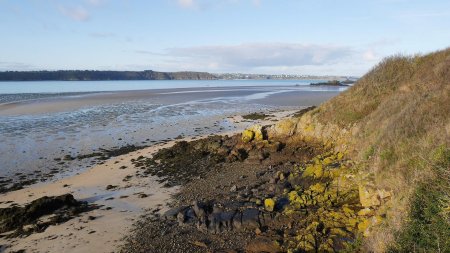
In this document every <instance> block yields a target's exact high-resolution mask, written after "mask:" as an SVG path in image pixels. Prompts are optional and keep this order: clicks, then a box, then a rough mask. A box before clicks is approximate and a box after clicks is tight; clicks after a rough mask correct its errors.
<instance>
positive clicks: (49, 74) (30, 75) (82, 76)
mask: <svg viewBox="0 0 450 253" xmlns="http://www.w3.org/2000/svg"><path fill="white" fill-rule="evenodd" d="M349 78H351V79H356V78H355V77H346V76H314V75H287V74H280V75H268V74H243V73H220V74H213V73H208V72H194V71H181V72H159V71H153V70H144V71H104V70H56V71H3V72H0V81H109V80H238V79H252V80H348V79H349Z"/></svg>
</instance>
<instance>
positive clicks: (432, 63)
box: [313, 48, 450, 251]
mask: <svg viewBox="0 0 450 253" xmlns="http://www.w3.org/2000/svg"><path fill="white" fill-rule="evenodd" d="M313 114H314V115H315V116H316V117H317V119H318V120H319V121H321V122H322V123H327V122H332V123H335V124H338V125H340V126H341V127H351V126H356V127H358V128H359V131H358V135H357V136H356V137H355V139H356V141H355V143H357V145H356V147H355V152H354V153H353V154H352V156H353V157H354V159H355V160H356V161H359V164H360V167H361V168H362V170H363V171H364V172H366V173H367V174H370V175H372V180H374V181H375V183H376V184H377V185H378V186H379V187H380V188H387V189H392V190H394V192H395V193H396V194H395V196H396V198H394V199H393V200H392V208H391V210H390V211H389V212H388V214H387V221H388V222H387V223H388V226H386V227H384V228H383V227H382V228H381V229H380V230H379V231H378V233H375V235H374V236H373V237H372V238H371V240H369V241H368V242H367V243H366V247H368V248H367V250H372V251H379V249H386V246H387V244H385V243H384V242H383V240H387V241H388V242H389V243H392V240H393V239H394V238H396V237H395V236H394V235H396V234H398V231H401V230H402V227H404V226H406V225H405V222H404V220H405V218H406V216H407V215H410V213H409V212H408V210H410V207H411V205H412V204H411V203H415V202H414V197H417V196H416V195H415V194H416V193H417V187H418V186H419V185H421V186H422V187H424V189H427V187H426V185H427V184H433V188H429V189H430V191H431V189H432V190H433V191H436V192H439V198H440V199H442V201H441V202H442V203H441V204H440V206H441V208H444V207H445V205H447V206H448V204H449V203H448V201H449V200H450V191H449V184H450V175H449V174H450V168H449V167H448V166H447V167H446V165H445V166H439V165H438V164H439V163H440V161H437V160H436V152H438V151H437V150H439V149H444V153H445V152H446V151H445V150H450V117H449V116H450V48H449V49H446V50H442V51H438V52H435V53H432V54H428V55H425V56H401V55H396V56H393V57H390V58H387V59H385V60H383V61H382V62H381V63H380V64H378V65H377V66H376V67H375V68H374V69H372V70H371V71H370V72H369V73H368V74H366V75H365V76H364V77H362V78H361V79H360V80H359V81H358V82H357V83H356V84H355V85H354V87H352V88H350V89H348V90H347V91H346V92H344V93H343V94H341V95H340V96H337V97H335V98H334V99H332V100H330V101H328V102H327V103H325V104H323V105H322V106H321V107H319V108H318V109H316V110H315V111H314V112H313ZM441 159H444V160H445V159H450V158H448V157H445V155H444V157H443V158H441ZM437 181H439V182H443V183H442V184H441V183H440V184H436V183H435V182H437ZM433 196H434V195H433ZM444 220H445V219H444ZM447 222H448V219H447ZM449 228H450V225H449ZM397 246H398V245H397ZM448 250H450V249H448Z"/></svg>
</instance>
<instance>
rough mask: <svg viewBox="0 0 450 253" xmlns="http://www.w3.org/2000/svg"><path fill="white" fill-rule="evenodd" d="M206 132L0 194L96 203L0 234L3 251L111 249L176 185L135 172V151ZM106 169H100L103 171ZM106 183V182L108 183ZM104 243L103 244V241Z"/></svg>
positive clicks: (161, 206)
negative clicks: (29, 228) (35, 227)
mask: <svg viewBox="0 0 450 253" xmlns="http://www.w3.org/2000/svg"><path fill="white" fill-rule="evenodd" d="M296 111H298V110H292V111H280V112H277V113H271V114H272V115H274V117H268V118H266V119H265V120H255V121H252V123H259V124H262V125H268V124H273V123H274V122H275V121H278V120H279V119H281V118H284V117H287V116H289V115H292V114H293V113H295V112H296ZM230 120H231V121H233V122H242V121H244V122H248V120H244V119H243V118H242V116H234V117H232V118H231V119H230ZM240 131H241V129H239V130H234V131H227V132H222V133H219V134H217V135H221V136H224V135H233V134H236V133H238V132H240ZM208 136H209V135H202V136H191V137H185V138H182V139H177V140H172V141H168V142H166V143H162V144H155V145H153V146H150V147H146V148H143V149H139V150H137V151H133V152H131V153H128V154H124V155H120V156H117V157H113V158H110V159H108V160H106V161H105V162H104V163H103V164H98V165H95V166H93V167H91V168H90V169H88V170H86V171H84V172H82V173H80V174H77V175H73V176H70V177H66V178H62V179H58V180H57V181H55V182H46V183H38V184H34V185H31V186H28V187H26V188H24V189H21V190H17V191H11V192H7V193H5V194H2V195H0V200H1V202H2V204H0V207H1V208H4V207H8V206H11V204H12V203H11V201H14V203H15V204H18V205H23V204H26V203H29V202H30V201H32V200H34V199H37V198H40V197H43V196H55V195H62V194H66V193H71V194H73V195H74V197H75V198H76V199H77V200H80V201H87V202H89V203H94V204H96V205H98V206H100V208H98V209H95V210H93V211H90V212H86V213H82V214H81V215H80V216H79V217H76V218H73V219H71V220H69V221H67V222H65V223H62V224H59V225H56V226H50V227H48V228H47V229H46V230H45V231H44V232H42V233H34V234H32V235H30V236H28V237H25V238H13V239H4V238H2V239H0V244H1V245H7V244H9V245H11V246H10V247H8V248H6V249H5V250H6V252H8V251H16V250H20V249H25V250H27V251H30V252H40V251H44V250H46V251H50V252H61V251H64V252H86V251H87V250H88V251H96V252H111V251H114V250H115V249H117V248H118V247H119V246H120V245H121V243H122V241H121V239H122V238H123V237H124V236H125V235H127V234H128V233H129V229H130V228H131V227H132V225H133V223H134V221H135V220H136V219H137V218H139V217H140V216H141V215H143V214H145V213H146V211H148V210H149V209H150V208H151V209H153V210H155V209H156V210H157V211H153V212H158V213H162V212H164V211H166V210H167V208H168V207H167V206H166V204H167V203H168V202H170V200H171V198H172V195H173V194H175V193H177V191H178V190H179V187H178V186H175V187H170V188H167V187H163V185H162V184H160V183H158V182H157V179H158V178H157V177H153V176H145V177H141V176H138V174H139V173H138V172H139V171H138V170H139V168H136V167H135V166H134V165H133V161H135V160H136V159H137V158H138V157H140V156H144V157H151V156H152V155H153V154H154V153H155V152H157V151H158V150H160V149H162V148H168V147H171V146H173V145H174V144H175V143H177V142H179V141H191V140H195V139H201V138H205V137H208ZM105 172H106V173H105ZM107 188H111V189H108V190H107ZM105 245H108V246H107V247H106V246H105Z"/></svg>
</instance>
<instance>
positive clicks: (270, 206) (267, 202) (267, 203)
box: [264, 198, 275, 212]
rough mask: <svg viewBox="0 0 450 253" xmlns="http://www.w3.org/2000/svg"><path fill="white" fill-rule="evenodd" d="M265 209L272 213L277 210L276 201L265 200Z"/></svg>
mask: <svg viewBox="0 0 450 253" xmlns="http://www.w3.org/2000/svg"><path fill="white" fill-rule="evenodd" d="M264 208H265V209H266V210H267V211H269V212H272V211H273V210H274V209H275V200H273V199H271V198H268V199H265V200H264Z"/></svg>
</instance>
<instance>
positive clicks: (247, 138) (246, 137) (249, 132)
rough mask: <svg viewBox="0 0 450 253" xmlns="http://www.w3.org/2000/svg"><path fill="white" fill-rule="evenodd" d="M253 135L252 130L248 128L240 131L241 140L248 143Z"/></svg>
mask: <svg viewBox="0 0 450 253" xmlns="http://www.w3.org/2000/svg"><path fill="white" fill-rule="evenodd" d="M254 137H255V133H254V132H253V131H252V130H249V129H245V130H244V131H243V132H242V141H243V142H244V143H248V142H251V141H252V140H253V138H254Z"/></svg>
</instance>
